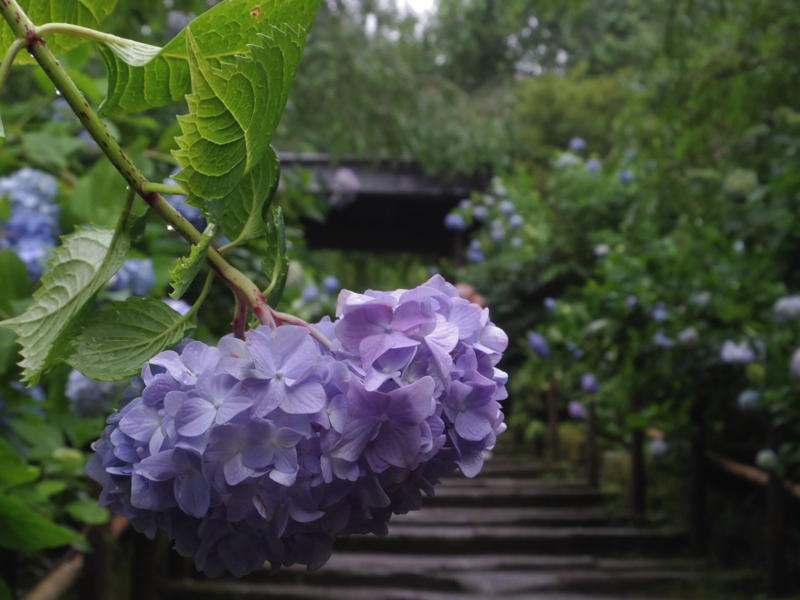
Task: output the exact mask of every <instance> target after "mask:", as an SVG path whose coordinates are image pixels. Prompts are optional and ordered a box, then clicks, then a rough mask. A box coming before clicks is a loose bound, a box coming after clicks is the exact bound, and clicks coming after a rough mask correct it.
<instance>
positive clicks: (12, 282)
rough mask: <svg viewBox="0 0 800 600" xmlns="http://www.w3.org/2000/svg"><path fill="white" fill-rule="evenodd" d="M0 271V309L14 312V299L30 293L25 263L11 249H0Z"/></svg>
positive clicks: (25, 296)
mask: <svg viewBox="0 0 800 600" xmlns="http://www.w3.org/2000/svg"><path fill="white" fill-rule="evenodd" d="M0 273H2V274H3V285H2V286H0V311H3V312H4V313H5V314H6V315H11V314H13V312H14V306H13V303H14V301H15V300H21V299H22V298H27V297H28V296H29V295H30V292H31V279H30V277H29V276H28V269H27V268H26V267H25V263H24V262H22V260H21V259H20V258H19V256H17V255H16V253H15V252H13V251H11V250H0Z"/></svg>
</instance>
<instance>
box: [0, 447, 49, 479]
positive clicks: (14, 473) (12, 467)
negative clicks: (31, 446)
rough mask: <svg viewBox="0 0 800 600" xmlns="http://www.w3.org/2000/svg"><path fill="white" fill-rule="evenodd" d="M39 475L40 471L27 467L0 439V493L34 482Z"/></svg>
mask: <svg viewBox="0 0 800 600" xmlns="http://www.w3.org/2000/svg"><path fill="white" fill-rule="evenodd" d="M40 474H41V469H39V468H37V467H32V466H30V465H28V464H27V463H26V462H25V461H24V460H23V459H22V457H21V456H20V455H19V454H17V453H16V452H14V449H13V448H12V447H11V446H9V445H8V443H7V442H6V441H5V440H3V439H2V438H0V491H3V490H7V489H9V488H12V487H15V486H18V485H23V484H25V483H30V482H31V481H35V480H36V479H37V478H38V477H39V475H40Z"/></svg>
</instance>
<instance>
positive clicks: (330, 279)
mask: <svg viewBox="0 0 800 600" xmlns="http://www.w3.org/2000/svg"><path fill="white" fill-rule="evenodd" d="M322 289H323V290H324V291H325V293H326V294H330V295H331V296H334V295H336V294H338V293H339V290H341V289H342V284H341V282H340V281H339V278H338V277H336V276H335V275H328V276H327V277H326V278H325V279H323V280H322Z"/></svg>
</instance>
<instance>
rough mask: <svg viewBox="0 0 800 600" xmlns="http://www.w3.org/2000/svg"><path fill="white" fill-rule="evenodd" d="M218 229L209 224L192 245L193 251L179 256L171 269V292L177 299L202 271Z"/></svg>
mask: <svg viewBox="0 0 800 600" xmlns="http://www.w3.org/2000/svg"><path fill="white" fill-rule="evenodd" d="M216 230H217V226H216V225H214V224H213V223H211V224H209V225H208V227H206V230H205V231H204V232H203V237H202V238H200V241H199V242H198V243H197V244H193V245H192V251H191V253H190V254H189V256H188V258H183V257H181V258H179V259H178V260H177V261H176V262H175V265H174V266H173V267H172V269H171V270H170V272H169V275H170V277H171V278H172V282H171V285H172V293H170V296H171V297H172V298H174V299H175V300H178V299H179V298H181V297H182V296H183V295H184V294H185V293H186V290H188V289H189V286H190V285H192V282H193V281H194V279H195V277H197V275H198V274H199V273H200V269H202V268H203V265H204V264H205V262H206V257H207V256H208V248H209V246H211V240H212V239H213V238H214V234H215V233H216Z"/></svg>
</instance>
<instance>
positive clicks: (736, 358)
mask: <svg viewBox="0 0 800 600" xmlns="http://www.w3.org/2000/svg"><path fill="white" fill-rule="evenodd" d="M720 357H721V358H722V360H723V361H724V362H726V363H732V364H748V363H751V362H753V361H754V360H755V359H756V353H755V352H754V351H753V349H752V348H751V347H750V345H749V344H748V343H747V342H740V343H738V344H737V343H736V342H733V341H731V340H727V341H726V342H725V343H724V344H723V345H722V350H720Z"/></svg>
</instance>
